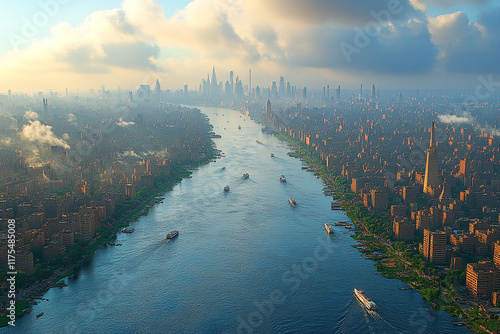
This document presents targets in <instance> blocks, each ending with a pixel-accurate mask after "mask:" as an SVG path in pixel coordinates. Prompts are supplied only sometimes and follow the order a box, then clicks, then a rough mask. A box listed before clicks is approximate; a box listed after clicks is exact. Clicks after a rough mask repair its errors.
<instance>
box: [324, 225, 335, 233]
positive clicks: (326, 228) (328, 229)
mask: <svg viewBox="0 0 500 334" xmlns="http://www.w3.org/2000/svg"><path fill="white" fill-rule="evenodd" d="M325 230H326V233H328V234H333V227H331V226H330V225H328V224H327V223H325Z"/></svg>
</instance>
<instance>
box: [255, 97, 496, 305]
mask: <svg viewBox="0 0 500 334" xmlns="http://www.w3.org/2000/svg"><path fill="white" fill-rule="evenodd" d="M373 96H374V97H373ZM375 101H377V102H375ZM446 111H447V107H446V103H443V104H441V103H437V102H436V101H433V100H432V99H431V98H423V99H420V100H419V99H412V100H410V101H406V102H401V101H399V99H393V100H392V101H391V100H387V101H384V102H380V101H378V97H377V95H375V93H374V89H372V98H371V99H370V101H347V102H344V103H342V102H341V103H335V104H325V105H323V106H318V107H302V106H301V103H300V102H296V103H295V104H294V105H293V106H286V107H282V106H278V107H277V108H272V107H271V102H270V101H268V103H267V107H266V108H265V110H264V111H263V112H262V115H261V116H262V119H263V120H264V121H265V122H267V123H269V124H271V125H273V127H274V128H276V129H278V130H279V131H280V132H282V133H285V134H287V135H289V136H291V137H293V138H295V139H298V140H301V141H303V142H304V143H305V144H306V145H308V146H309V147H311V148H312V149H313V150H315V151H316V152H317V154H318V155H319V157H320V158H321V159H323V160H324V161H325V164H326V166H327V167H328V169H330V170H332V171H336V172H337V173H338V174H340V175H342V176H344V177H345V178H346V180H347V182H348V184H349V185H350V187H351V190H352V191H353V192H354V193H356V194H357V195H358V197H357V198H356V199H355V201H358V202H360V203H361V204H363V205H364V206H365V207H366V208H367V209H368V210H369V211H372V212H377V213H381V214H383V215H385V216H388V217H389V218H388V219H390V221H391V223H392V224H390V225H392V226H390V227H389V229H388V231H387V232H388V233H391V234H392V235H393V236H394V238H396V239H398V240H405V241H407V242H408V244H409V245H411V244H412V243H413V242H419V247H418V251H419V252H420V254H422V255H423V257H424V258H425V259H426V260H427V261H429V262H432V263H436V264H437V265H442V266H443V268H444V266H445V265H446V268H449V269H452V270H453V269H460V270H465V269H466V270H467V286H468V288H469V290H470V292H471V293H472V294H473V295H474V296H475V297H477V298H486V299H488V300H491V298H493V297H492V296H493V292H495V291H500V290H499V289H500V286H497V285H495V284H497V281H498V279H499V278H500V276H498V275H497V271H495V270H496V269H493V268H496V266H495V265H494V262H492V261H489V262H479V263H465V260H464V256H463V255H464V254H470V255H472V256H474V257H476V258H478V259H480V258H493V256H494V254H496V255H495V256H497V257H498V258H499V259H500V253H498V254H497V253H494V252H495V249H496V248H495V247H497V246H495V245H497V242H498V241H500V225H499V223H500V221H499V220H500V138H499V137H498V136H497V135H495V133H494V132H491V131H488V130H487V129H485V128H481V127H480V126H479V125H474V124H472V122H463V123H460V124H452V123H449V122H447V123H444V122H439V123H437V124H435V123H434V120H435V119H436V118H437V117H436V116H437V115H439V114H444V113H446ZM490 116H491V118H492V120H493V123H495V122H498V119H496V118H495V117H498V115H497V116H495V114H494V113H492V114H491V115H490ZM486 117H488V115H487V116H486ZM391 227H392V228H391ZM410 247H411V246H410ZM499 251H500V250H499ZM448 264H449V265H448ZM486 268H489V269H486ZM449 269H446V270H449ZM486 271H488V272H491V273H492V274H491V275H490V274H488V275H486V274H484V275H483V273H484V272H486ZM493 273H494V274H493ZM486 281H488V283H486ZM498 282H500V281H498ZM478 286H483V287H484V286H488V287H489V288H488V289H489V290H487V291H488V292H486V293H485V292H484V291H486V290H484V289H483V290H481V289H479V288H477V287H478Z"/></svg>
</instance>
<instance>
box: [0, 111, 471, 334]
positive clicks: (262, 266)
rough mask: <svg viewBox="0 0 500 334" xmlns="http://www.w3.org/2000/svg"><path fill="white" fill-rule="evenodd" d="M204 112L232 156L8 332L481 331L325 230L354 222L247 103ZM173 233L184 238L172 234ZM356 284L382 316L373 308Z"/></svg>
mask: <svg viewBox="0 0 500 334" xmlns="http://www.w3.org/2000/svg"><path fill="white" fill-rule="evenodd" d="M201 110H202V111H203V112H204V113H206V114H207V115H208V116H209V118H210V121H211V123H212V124H213V125H214V131H215V132H216V133H218V134H221V135H222V138H220V139H214V140H215V142H216V144H217V148H218V149H220V150H222V152H224V154H225V156H224V157H223V158H221V159H218V160H217V161H216V162H214V163H210V164H207V165H204V166H202V167H200V169H199V170H195V171H194V173H193V174H192V178H187V179H184V180H183V181H182V182H180V183H179V184H177V185H176V186H175V187H174V188H173V190H172V191H170V192H167V193H165V196H164V197H165V200H164V202H163V203H161V204H158V205H156V206H155V207H154V208H152V209H151V211H150V213H149V215H148V216H144V217H141V218H140V220H139V221H138V222H134V223H132V224H131V227H134V228H135V233H130V234H125V233H119V234H118V237H117V240H116V243H122V244H123V245H122V246H105V247H103V248H102V249H100V250H99V251H98V252H97V253H96V254H95V255H94V257H93V259H92V260H91V261H90V262H89V263H88V264H87V265H86V266H85V267H83V268H81V270H80V271H79V272H78V274H77V275H75V276H74V277H71V278H67V279H65V281H66V283H67V284H68V286H66V287H63V288H52V289H50V290H49V291H48V292H47V293H46V294H45V296H44V297H45V298H47V299H48V301H47V300H42V301H40V303H39V304H38V305H35V306H34V307H33V311H32V312H31V313H30V314H28V315H26V316H24V317H23V318H20V319H17V321H16V327H15V328H14V327H11V326H9V327H6V328H2V329H1V330H0V332H4V333H271V332H272V333H313V332H314V333H470V332H469V331H468V330H467V329H465V328H462V327H456V326H454V325H452V323H451V321H452V320H453V319H452V318H451V317H450V316H449V315H448V314H447V313H446V312H442V311H437V310H433V309H432V308H431V307H430V305H429V304H428V303H427V302H426V301H425V299H424V298H423V297H422V296H421V295H420V294H419V293H418V292H416V291H414V290H411V289H408V290H399V288H401V287H408V286H407V285H406V284H405V283H402V282H400V281H398V280H390V279H385V278H383V277H381V276H380V275H378V274H377V273H376V270H375V267H374V262H372V261H370V260H366V259H364V258H363V257H362V256H361V254H360V253H358V251H357V250H356V249H355V248H353V247H351V245H353V244H355V241H354V240H353V239H352V238H351V237H350V234H351V233H352V232H347V230H346V229H344V228H343V227H337V226H334V234H333V235H332V236H329V235H327V234H326V232H325V229H324V227H323V224H324V223H325V222H330V223H333V222H335V221H340V220H346V219H347V217H346V216H345V215H343V214H342V213H341V212H340V211H331V210H330V201H331V197H328V196H325V195H323V194H322V187H323V184H322V181H321V179H318V178H316V177H315V176H314V175H313V174H312V173H308V172H306V171H305V170H302V169H301V167H302V166H303V165H302V162H301V161H300V160H299V159H295V158H291V157H289V156H287V152H288V151H289V150H288V149H287V144H286V143H284V142H280V141H279V140H277V139H276V138H274V137H273V136H270V135H265V134H262V133H261V131H260V126H259V125H258V124H256V123H254V122H253V121H252V120H250V118H248V117H247V116H245V115H243V114H241V113H239V112H237V111H231V110H228V109H221V108H211V107H201ZM238 125H240V126H241V129H238ZM256 141H259V143H257V142H256ZM271 153H274V155H275V156H274V157H271V156H270V154H271ZM222 167H225V168H224V169H223V168H222ZM243 173H249V174H250V177H249V178H248V179H242V174H243ZM281 174H284V175H285V176H286V178H287V181H288V182H287V183H281V182H280V180H279V177H280V175H281ZM226 185H229V187H230V190H229V191H228V192H224V191H223V187H224V186H226ZM289 197H292V198H293V199H295V200H296V201H297V206H295V207H292V206H291V205H290V203H289V202H288V198H289ZM171 230H179V231H180V233H179V236H178V237H177V238H175V239H173V240H171V241H169V242H167V241H166V240H165V235H166V234H167V233H168V232H169V231H171ZM354 288H358V289H363V290H365V292H366V293H367V295H368V296H369V297H371V298H372V299H373V300H374V301H375V302H376V303H377V306H378V312H376V313H372V312H368V311H367V310H365V309H364V308H363V307H362V306H361V305H360V303H359V302H358V301H357V300H356V299H355V298H354V297H353V293H352V292H353V289H354ZM41 312H44V315H43V316H41V317H39V318H37V317H36V315H37V314H39V313H41Z"/></svg>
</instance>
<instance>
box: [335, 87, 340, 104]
mask: <svg viewBox="0 0 500 334" xmlns="http://www.w3.org/2000/svg"><path fill="white" fill-rule="evenodd" d="M335 95H336V98H337V101H339V100H340V85H339V88H337V91H336V92H335Z"/></svg>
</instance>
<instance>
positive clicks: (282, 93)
mask: <svg viewBox="0 0 500 334" xmlns="http://www.w3.org/2000/svg"><path fill="white" fill-rule="evenodd" d="M278 92H279V96H280V97H284V96H285V78H283V77H280V85H279V91H278Z"/></svg>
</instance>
